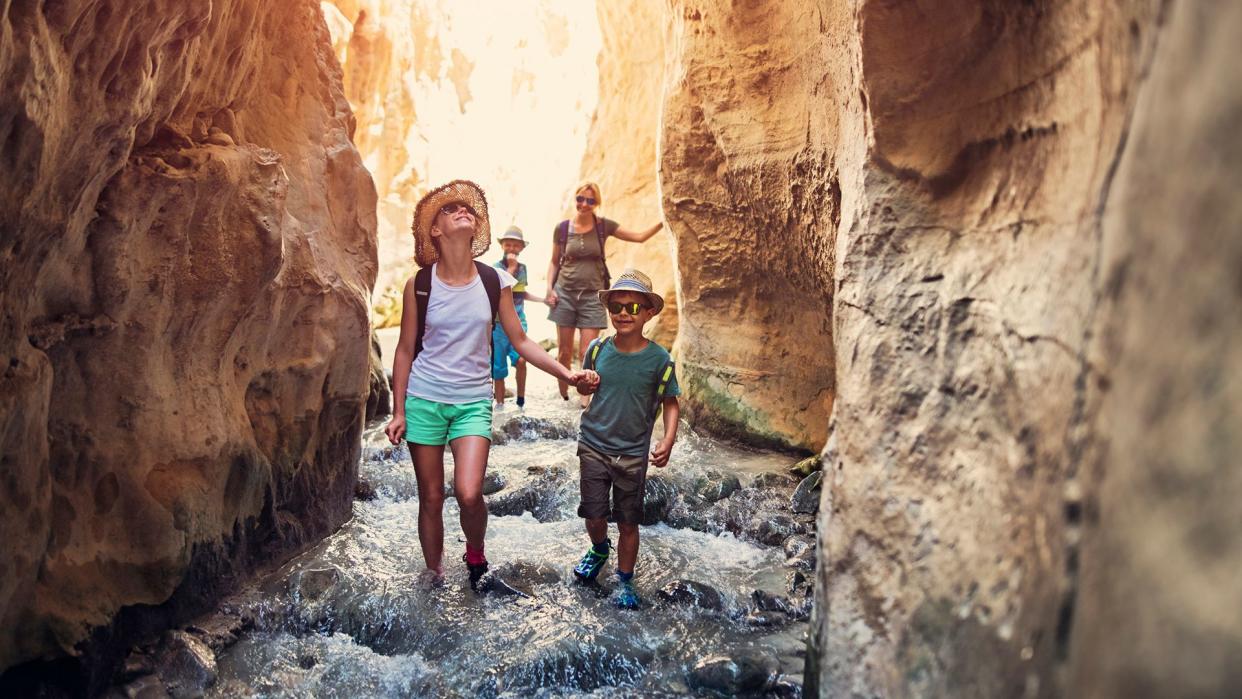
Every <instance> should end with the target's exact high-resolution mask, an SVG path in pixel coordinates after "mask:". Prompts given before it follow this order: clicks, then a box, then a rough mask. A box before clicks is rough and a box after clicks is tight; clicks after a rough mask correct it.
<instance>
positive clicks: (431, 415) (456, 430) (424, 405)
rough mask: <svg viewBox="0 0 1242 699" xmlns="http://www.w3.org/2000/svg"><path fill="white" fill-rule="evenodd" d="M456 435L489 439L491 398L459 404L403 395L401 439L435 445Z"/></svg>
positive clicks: (490, 430)
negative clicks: (402, 429)
mask: <svg viewBox="0 0 1242 699" xmlns="http://www.w3.org/2000/svg"><path fill="white" fill-rule="evenodd" d="M458 437H484V438H486V439H487V440H488V441H489V442H490V441H491V439H492V399H491V398H484V399H483V400H476V401H474V402H471V403H460V404H459V403H437V402H436V401H433V400H427V399H425V398H419V397H417V396H406V397H405V441H407V442H413V443H414V444H425V445H428V446H437V447H438V446H443V445H445V444H447V443H449V442H451V441H453V440H454V439H457V438H458Z"/></svg>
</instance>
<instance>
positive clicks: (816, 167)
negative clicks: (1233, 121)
mask: <svg viewBox="0 0 1242 699" xmlns="http://www.w3.org/2000/svg"><path fill="white" fill-rule="evenodd" d="M827 4H828V3H793V2H788V3H741V4H738V3H723V2H674V3H671V5H670V6H671V10H670V12H671V13H672V16H671V19H672V24H673V29H672V37H671V38H670V40H669V44H670V47H671V48H670V51H669V58H668V63H667V64H666V66H665V89H664V116H663V133H662V135H661V150H660V164H659V177H660V191H661V196H662V200H663V207H664V214H665V217H666V219H667V221H668V223H669V226H670V227H671V228H672V233H673V236H674V240H675V248H676V251H677V267H678V278H679V280H678V298H679V303H680V313H681V323H680V328H679V330H678V351H679V362H678V372H679V379H680V381H681V385H682V388H683V392H684V394H685V398H684V400H683V405H684V406H685V407H686V412H687V414H688V416H689V417H690V419H691V420H692V421H694V422H695V423H697V424H699V425H702V426H706V427H708V428H710V429H712V430H714V431H716V432H718V433H724V434H727V435H731V436H736V437H740V438H744V439H748V440H750V441H756V442H760V443H767V444H774V445H780V446H788V447H796V448H800V449H806V450H818V449H820V448H822V447H823V445H824V442H825V440H826V438H827V427H828V416H829V413H830V412H831V410H832V403H833V395H834V386H833V369H834V361H833V349H832V348H833V337H832V328H831V318H832V314H831V306H832V299H833V283H832V279H833V254H834V252H833V240H834V238H835V235H836V232H837V222H838V221H839V219H840V216H841V209H842V198H841V197H842V188H841V185H840V175H839V170H840V168H841V166H842V165H843V162H844V161H843V159H834V155H835V151H836V147H837V144H838V143H839V141H838V138H839V137H840V133H839V130H838V128H837V122H838V120H839V119H840V114H839V109H838V105H839V104H840V101H839V100H838V99H836V95H837V93H838V92H839V91H840V90H841V89H842V88H841V87H839V86H838V84H837V81H838V80H846V79H848V74H847V73H844V72H841V73H840V74H837V73H835V72H830V62H831V61H838V62H839V65H840V66H842V67H845V66H846V65H848V64H847V63H845V62H844V61H843V60H841V59H840V57H834V56H833V55H832V49H833V48H834V47H833V46H832V44H831V41H830V36H829V35H828V34H827V33H825V32H823V31H822V29H821V26H822V24H823V15H824V14H825V12H826V11H827V10H826V5H827ZM843 157H844V156H842V158H843Z"/></svg>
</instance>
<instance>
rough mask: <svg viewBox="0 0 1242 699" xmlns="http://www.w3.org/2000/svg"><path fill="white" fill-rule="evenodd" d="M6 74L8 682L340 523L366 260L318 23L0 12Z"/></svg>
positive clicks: (247, 6)
mask: <svg viewBox="0 0 1242 699" xmlns="http://www.w3.org/2000/svg"><path fill="white" fill-rule="evenodd" d="M0 76H3V84H4V85H5V87H4V91H3V98H0V161H2V162H3V163H4V171H5V172H6V176H5V178H3V181H2V182H0V230H2V231H3V234H2V235H3V237H2V238H0V311H2V313H0V361H2V362H3V366H4V370H3V371H4V373H3V374H2V375H0V454H3V457H2V460H3V466H2V467H0V482H2V483H3V487H2V488H0V536H2V537H3V539H4V540H5V542H6V546H5V547H4V548H3V551H0V668H4V667H8V666H11V665H13V664H15V663H18V662H21V661H24V660H28V659H32V658H39V657H52V656H56V655H59V654H63V653H66V652H71V651H72V649H73V648H74V646H75V644H78V643H79V642H81V641H83V639H85V638H86V637H87V634H88V632H89V631H90V630H91V629H93V628H96V627H104V626H107V625H108V624H109V623H110V622H112V621H113V619H114V618H116V617H117V615H118V613H120V615H121V617H123V618H124V619H125V623H123V624H121V623H118V624H116V625H115V626H114V627H112V630H111V631H108V632H104V633H101V634H97V635H96V636H95V639H96V640H101V639H102V641H103V642H107V640H108V639H109V638H112V639H113V640H115V641H117V642H124V641H125V640H126V639H125V638H124V636H125V634H126V633H134V632H141V630H142V629H147V628H150V627H152V626H158V625H159V624H161V623H168V622H169V620H171V619H175V618H176V617H178V616H180V615H183V614H185V613H187V612H190V611H193V610H194V609H195V608H197V607H200V606H201V605H203V604H204V603H205V602H207V601H209V600H210V598H211V597H212V596H213V595H214V594H217V593H218V592H219V591H221V590H222V589H225V588H227V587H228V586H229V584H230V582H231V580H233V579H234V577H235V576H237V575H241V574H244V573H245V572H246V571H247V570H249V569H250V568H251V567H252V566H254V565H256V564H261V563H263V562H265V561H271V560H273V559H275V558H277V557H279V556H281V555H284V554H287V553H288V552H291V551H293V550H296V549H297V548H298V547H299V546H302V545H304V544H306V543H307V542H310V541H313V540H315V539H316V538H317V537H319V536H322V535H323V534H325V533H327V532H329V531H331V530H332V529H333V528H335V527H336V526H337V525H339V523H340V522H342V521H343V520H344V519H345V518H346V517H347V516H348V514H349V511H350V501H351V499H352V492H353V483H354V480H355V478H356V469H357V460H358V456H359V448H360V447H359V445H360V440H359V437H360V432H361V428H362V411H363V406H364V404H365V402H366V398H367V390H368V388H367V384H368V360H367V356H368V341H369V338H368V303H367V299H368V296H369V291H370V287H371V285H372V283H373V281H374V277H375V271H376V260H375V240H374V235H375V219H374V203H375V194H374V188H373V186H372V184H371V181H370V178H369V176H368V175H367V173H366V171H365V170H364V169H363V167H362V164H361V161H360V159H359V157H358V153H357V151H356V150H355V149H354V147H353V145H352V144H351V143H350V140H349V131H350V129H351V128H352V123H353V121H352V117H351V115H350V111H349V106H348V103H347V102H346V99H345V95H344V94H343V92H342V88H341V78H340V73H339V69H338V68H337V66H336V61H335V59H334V57H333V55H332V49H331V44H330V42H329V38H328V32H327V29H326V27H325V25H324V20H323V16H322V14H321V11H320V8H319V5H318V3H315V2H311V1H309V0H301V1H297V2H281V3H275V4H273V3H260V2H255V1H254V0H217V1H216V2H213V3H180V2H165V1H163V0H152V1H150V2H140V3H132V2H117V1H102V2H60V3H42V4H36V3H17V4H11V5H8V6H7V7H6V11H5V12H4V13H2V16H0ZM144 605H149V606H144ZM121 610H124V611H121ZM79 650H81V651H83V652H86V653H87V655H88V656H90V655H92V654H93V653H95V652H96V651H99V652H103V651H100V649H99V648H97V647H95V646H91V645H89V644H88V645H86V646H79ZM89 661H90V658H89V657H88V662H89Z"/></svg>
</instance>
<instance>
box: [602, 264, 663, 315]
mask: <svg viewBox="0 0 1242 699" xmlns="http://www.w3.org/2000/svg"><path fill="white" fill-rule="evenodd" d="M617 291H633V292H637V293H639V294H642V295H643V296H646V297H647V303H649V304H651V310H652V311H654V312H656V313H659V312H660V311H662V310H664V299H663V298H661V297H660V295H659V294H657V293H656V292H654V291H652V290H651V278H650V277H648V276H647V275H645V274H643V273H642V272H639V271H638V270H636V269H627V270H625V271H624V272H622V273H621V276H619V277H617V280H616V281H614V282H613V283H612V288H610V289H600V291H599V300H600V303H604V304H606V303H608V297H609V296H610V295H611V294H612V293H613V292H617Z"/></svg>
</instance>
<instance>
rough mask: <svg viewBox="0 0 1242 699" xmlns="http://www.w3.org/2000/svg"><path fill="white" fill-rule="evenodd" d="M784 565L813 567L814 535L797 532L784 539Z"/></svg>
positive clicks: (809, 568) (808, 568) (806, 568)
mask: <svg viewBox="0 0 1242 699" xmlns="http://www.w3.org/2000/svg"><path fill="white" fill-rule="evenodd" d="M784 549H785V565H786V566H789V567H790V568H799V569H801V570H812V569H814V568H815V537H813V536H808V535H805V534H798V535H794V536H791V537H789V538H788V539H785V543H784Z"/></svg>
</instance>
